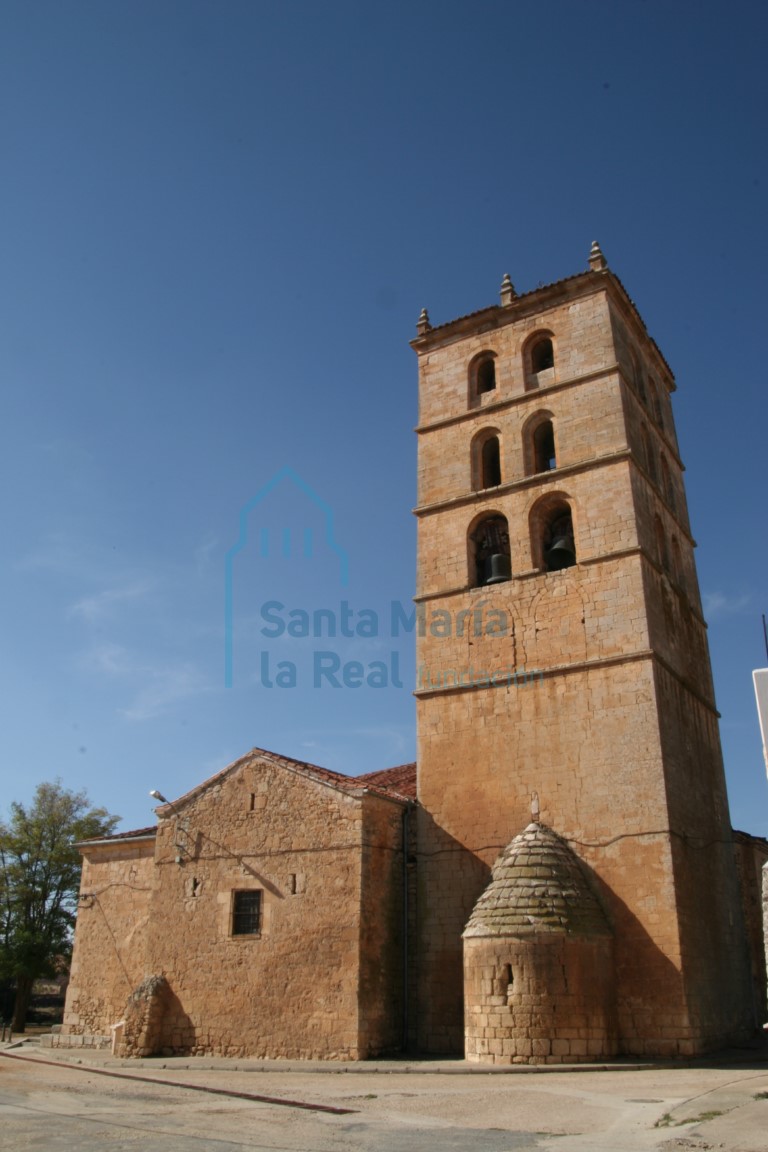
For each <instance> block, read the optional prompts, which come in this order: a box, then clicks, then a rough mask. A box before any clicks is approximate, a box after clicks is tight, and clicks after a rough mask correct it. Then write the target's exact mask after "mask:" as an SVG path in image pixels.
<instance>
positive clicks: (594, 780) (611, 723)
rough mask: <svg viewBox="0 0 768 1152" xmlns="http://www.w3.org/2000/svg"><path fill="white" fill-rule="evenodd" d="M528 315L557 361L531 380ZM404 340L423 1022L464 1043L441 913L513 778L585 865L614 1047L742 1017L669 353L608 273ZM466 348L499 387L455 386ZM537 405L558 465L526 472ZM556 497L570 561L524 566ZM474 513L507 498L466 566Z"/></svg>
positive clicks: (472, 872)
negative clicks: (491, 556)
mask: <svg viewBox="0 0 768 1152" xmlns="http://www.w3.org/2000/svg"><path fill="white" fill-rule="evenodd" d="M537 331H547V332H550V333H551V335H552V341H553V345H554V357H555V365H554V368H552V369H550V370H548V372H547V373H544V374H540V377H539V379H538V380H535V381H532V380H531V378H530V376H529V377H528V378H526V346H527V345H526V341H528V340H529V339H530V336H531V334H532V333H534V332H537ZM414 346H415V348H416V350H417V352H418V354H419V373H420V423H419V508H418V509H417V516H418V524H419V544H418V549H419V566H418V595H417V601H418V602H419V603H420V605H421V608H422V611H423V613H424V627H423V629H422V633H423V634H422V635H421V636H420V638H419V649H418V660H417V698H418V705H417V709H418V741H419V745H418V748H419V750H418V761H419V800H420V803H421V805H422V807H423V810H422V811H420V813H419V838H420V839H419V851H420V880H419V902H420V908H421V909H422V914H421V917H420V932H419V947H420V998H421V1001H420V1002H421V1013H420V1018H421V1035H420V1040H421V1045H422V1046H423V1047H425V1048H426V1049H427V1050H430V1051H460V1050H461V1043H462V1012H461V1008H462V1005H461V1000H460V996H459V994H458V992H457V989H458V987H459V981H460V972H461V945H460V935H461V932H462V929H463V926H464V924H465V923H466V920H467V917H468V916H469V913H470V911H471V909H472V907H473V905H474V902H475V900H476V899H477V897H478V896H479V894H480V892H482V890H483V888H484V887H485V885H486V883H487V881H488V876H489V868H490V864H491V863H492V861H493V860H494V858H495V856H496V855H497V854H498V852H499V851H500V850H501V848H502V847H503V846H504V845H505V844H506V843H507V842H508V841H509V839H510V837H511V836H513V835H515V834H516V833H517V832H519V831H520V829H521V828H523V827H524V826H525V824H526V823H527V820H528V812H529V811H530V808H529V799H530V795H531V793H532V792H533V791H536V792H537V793H538V795H539V797H540V801H541V818H542V820H543V821H545V822H546V823H547V824H549V825H551V826H552V827H554V828H556V829H557V831H558V832H560V833H561V834H562V835H563V836H564V837H565V838H566V840H568V842H569V843H570V844H571V846H572V847H573V848H574V850H575V851H576V852H577V853H578V854H579V855H580V856H581V857H582V859H583V860H584V861H585V862H587V863H588V864H589V866H590V867H591V869H592V870H593V872H594V873H595V876H596V879H597V883H598V884H599V885H600V887H601V897H602V900H603V904H604V905H605V907H606V909H607V911H608V915H609V919H610V921H611V924H612V927H613V928H614V931H615V964H616V968H615V971H616V982H617V1003H618V1021H619V1033H620V1043H621V1047H622V1050H623V1051H626V1052H629V1053H636V1054H655V1055H687V1054H690V1053H693V1052H695V1051H701V1050H703V1049H706V1048H711V1047H713V1046H716V1045H717V1044H720V1043H722V1042H723V1041H724V1039H725V1038H726V1036H730V1037H731V1038H733V1039H735V1038H737V1037H741V1036H743V1035H744V1029H745V1026H746V1021H747V1019H748V1016H749V1013H748V1009H747V1004H746V999H745V979H744V970H743V964H742V956H741V953H740V952H739V950H738V948H737V949H734V947H733V944H732V940H731V936H732V937H733V939H738V940H740V939H741V938H742V936H743V928H742V926H741V916H740V909H739V906H738V897H737V890H736V884H735V873H734V867H733V860H732V854H731V850H730V840H731V831H730V822H729V818H728V808H727V799H726V794H725V783H724V773H723V767H722V758H721V753H720V746H719V739H718V734H717V714H716V711H715V707H714V697H713V690H712V679H711V673H710V668H709V656H708V651H707V644H706V633H705V628H704V623H703V620H702V618H701V612H700V597H699V591H698V586H697V581H696V572H695V564H694V560H693V541H692V539H691V537H690V529H689V525H688V517H687V508H686V505H685V494H684V486H683V479H682V464H681V461H680V459H679V455H678V449H677V441H676V438H675V434H674V424H673V421H672V415H671V408H670V405H669V393H670V391H671V390H672V388H673V387H674V385H673V381H672V378H671V375H670V373H669V370H668V368H667V366H666V365H665V363H664V361H663V359H662V357H661V356H660V354H659V352H658V350H657V349H656V348H655V346H654V345H653V344H652V342H651V341H650V340H649V338H648V335H647V333H646V332H645V329H644V327H643V325H642V322H641V321H640V319H639V317H638V316H637V314H636V312H635V311H634V309H633V307H632V305H631V304H630V303H629V301H628V300H627V298H626V296H624V294H623V291H622V290H621V289H620V287H619V286H618V285H617V283H616V282H615V281H614V280H613V279H612V278H611V277H610V276H609V275H608V274H595V275H592V274H587V275H585V276H584V277H576V278H572V279H571V280H568V281H563V282H561V283H560V284H557V285H552V286H549V287H548V288H545V289H542V290H540V291H537V292H534V293H531V294H529V295H528V296H527V297H522V298H520V299H519V300H517V301H513V302H512V304H511V305H510V306H508V307H502V308H497V309H487V310H485V311H484V312H481V313H478V314H477V315H475V316H470V317H466V318H464V319H462V320H459V321H455V322H453V323H452V324H449V325H445V326H444V327H442V328H438V329H434V330H432V331H429V330H428V331H427V332H426V333H425V334H423V335H422V336H420V337H419V339H417V340H416V341H415V342H414ZM480 352H486V353H489V354H491V353H492V354H493V355H494V356H495V370H496V388H495V389H493V390H492V391H488V392H485V393H482V394H480V395H474V394H473V392H472V364H473V359H474V357H476V356H477V355H478V353H480ZM537 412H540V413H542V414H544V413H546V414H547V418H548V419H550V420H551V422H552V425H553V430H554V438H555V449H556V458H557V467H556V468H555V469H554V470H551V471H546V472H541V473H538V474H536V475H529V474H527V472H528V471H529V465H530V461H529V459H528V458H527V457H526V451H525V445H526V437H527V435H528V429H529V428H530V421H531V419H532V417H534V416H535V414H536V413H537ZM483 429H486V430H492V431H493V432H494V433H495V434H496V435H497V436H498V438H499V441H500V449H501V485H499V486H497V487H494V488H492V489H481V490H476V487H475V484H474V483H473V476H472V467H471V462H472V452H473V447H472V446H473V440H474V438H475V436H476V435H477V434H478V432H480V431H482V430H483ZM554 499H557V500H566V501H567V502H568V504H569V506H570V508H571V512H572V518H573V529H574V540H575V549H576V557H577V565H576V567H572V568H567V569H565V570H563V571H559V572H545V571H543V564H542V551H541V543H540V539H539V538H538V536H537V533H538V532H539V520H538V519H537V515H538V513H537V509H538V508H539V507H541V506H542V505H541V504H540V502H541V501H547V500H554ZM490 513H494V514H499V513H500V514H502V515H504V516H505V517H506V519H507V522H508V526H509V540H510V552H511V569H512V578H511V579H510V580H509V581H507V582H506V583H499V584H495V585H486V586H482V587H474V586H473V584H474V583H475V574H474V571H473V565H472V540H471V534H472V531H473V525H474V524H476V523H477V522H478V520H479V519H480V518H481V517H482V516H483V515H486V514H490ZM440 613H442V616H440ZM502 619H503V624H504V627H503V628H501V629H499V628H498V627H496V626H497V625H498V624H499V622H500V621H501V620H502ZM446 620H448V621H449V622H450V625H449V630H448V631H446V630H445V629H444V630H443V631H441V630H440V627H441V625H444V624H445V621H446ZM476 620H477V621H479V622H480V623H479V628H478V627H476V624H475V621H476ZM431 622H434V623H435V626H431ZM461 625H463V628H462V629H461V630H460V628H461ZM494 627H496V630H495V631H494ZM462 673H463V674H464V678H463V679H462Z"/></svg>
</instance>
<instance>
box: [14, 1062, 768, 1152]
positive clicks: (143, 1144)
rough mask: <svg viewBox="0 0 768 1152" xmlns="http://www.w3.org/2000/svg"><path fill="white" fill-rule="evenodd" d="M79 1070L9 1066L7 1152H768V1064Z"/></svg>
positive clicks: (87, 1065)
mask: <svg viewBox="0 0 768 1152" xmlns="http://www.w3.org/2000/svg"><path fill="white" fill-rule="evenodd" d="M72 1060H73V1058H72V1054H71V1053H68V1054H67V1056H66V1058H62V1057H61V1056H60V1055H59V1054H52V1053H51V1052H45V1051H41V1050H39V1049H34V1048H32V1047H27V1046H25V1047H23V1048H21V1049H13V1050H10V1051H6V1052H5V1053H2V1052H0V1149H2V1150H3V1152H6V1150H8V1152H38V1150H40V1152H58V1150H59V1149H61V1150H62V1152H63V1150H65V1149H66V1152H72V1150H73V1149H76V1150H78V1152H107V1150H108V1152H122V1150H125V1152H137V1150H138V1149H139V1148H140V1149H141V1152H178V1150H179V1149H182V1148H183V1149H184V1150H185V1152H237V1150H238V1149H249V1150H250V1152H262V1150H263V1152H435V1150H439V1152H517V1150H522V1152H529V1150H530V1152H533V1150H542V1152H554V1150H557V1152H652V1150H659V1152H661V1150H663V1152H699V1150H701V1152H708V1150H710V1149H713V1150H715V1149H716V1150H718V1152H719V1150H720V1149H725V1150H727V1152H768V1065H766V1064H765V1063H760V1062H759V1061H757V1062H755V1063H753V1064H751V1065H730V1066H729V1065H723V1066H721V1067H707V1068H702V1067H697V1068H673V1069H669V1068H666V1069H645V1070H635V1071H629V1070H623V1069H622V1070H615V1071H614V1070H610V1071H602V1072H601V1071H580V1072H560V1071H558V1072H522V1073H517V1072H511V1073H509V1074H505V1075H499V1074H488V1075H484V1074H478V1073H477V1071H474V1072H469V1071H465V1070H464V1066H463V1065H461V1064H457V1065H456V1066H454V1067H453V1068H451V1069H450V1070H447V1071H443V1072H437V1071H410V1072H408V1073H404V1072H403V1071H400V1070H398V1068H397V1065H387V1066H385V1065H381V1066H378V1067H379V1068H380V1069H381V1070H379V1071H373V1070H371V1071H369V1070H368V1067H367V1066H366V1070H365V1071H360V1070H359V1069H360V1067H361V1066H358V1068H356V1069H355V1070H354V1072H353V1073H349V1074H345V1073H343V1072H342V1071H337V1072H335V1073H334V1072H329V1071H328V1070H324V1071H322V1072H320V1071H303V1070H299V1071H292V1072H283V1071H269V1072H264V1071H255V1070H244V1069H243V1062H239V1063H238V1064H237V1065H234V1066H233V1065H231V1064H230V1065H227V1064H226V1063H224V1062H221V1063H220V1064H219V1066H214V1067H211V1066H210V1064H209V1065H208V1066H206V1065H204V1064H201V1065H200V1066H196V1065H195V1064H194V1063H192V1066H191V1067H189V1064H190V1062H189V1061H187V1062H184V1061H173V1060H169V1061H167V1062H165V1063H164V1065H161V1064H159V1063H158V1062H156V1061H142V1062H139V1061H132V1062H117V1061H113V1060H110V1059H109V1058H108V1057H104V1056H97V1055H96V1054H93V1055H92V1056H90V1057H88V1056H84V1057H83V1060H82V1063H80V1064H75V1063H73V1062H72ZM43 1061H50V1062H51V1063H44V1062H43ZM185 1065H186V1066H185ZM104 1072H109V1073H110V1075H104V1074H103V1073H104ZM115 1073H116V1074H117V1075H114V1074H115ZM126 1074H127V1075H129V1076H131V1077H139V1079H134V1078H132V1079H125V1078H124V1077H125V1075H126ZM160 1079H162V1080H164V1081H167V1082H168V1083H163V1084H161V1083H157V1080H160ZM195 1086H197V1087H195ZM205 1088H207V1089H217V1090H218V1091H219V1092H224V1093H244V1094H246V1095H247V1097H248V1098H241V1097H238V1096H237V1095H228V1094H224V1095H216V1094H211V1093H210V1092H209V1091H202V1090H200V1089H205ZM256 1097H268V1098H270V1099H269V1100H264V1099H257V1098H256ZM299 1104H305V1105H309V1106H310V1107H309V1108H306V1107H299V1106H297V1105H299ZM314 1109H318V1110H314ZM319 1109H326V1110H325V1111H321V1110H319Z"/></svg>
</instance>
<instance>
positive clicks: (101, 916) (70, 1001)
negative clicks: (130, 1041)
mask: <svg viewBox="0 0 768 1152" xmlns="http://www.w3.org/2000/svg"><path fill="white" fill-rule="evenodd" d="M154 848H155V840H154V835H153V834H152V833H150V834H148V835H146V836H144V837H143V838H139V839H120V838H118V839H115V840H114V841H112V842H111V843H110V842H102V843H101V844H98V845H89V846H87V847H86V848H85V849H84V851H83V872H82V878H81V883H80V900H79V903H78V910H77V931H76V933H75V944H74V951H73V954H72V967H71V974H70V983H69V987H68V989H67V999H66V1005H65V1010H64V1022H63V1028H62V1033H61V1038H60V1043H61V1044H64V1043H65V1040H66V1037H67V1036H70V1037H76V1036H83V1035H93V1034H95V1035H101V1036H104V1037H109V1035H110V1031H109V1030H110V1026H111V1025H112V1024H115V1023H116V1022H117V1021H118V1020H121V1019H122V1017H123V1012H124V1010H125V1005H126V1001H127V999H128V997H129V995H130V994H131V992H133V990H134V989H135V988H136V986H137V985H138V984H139V983H140V982H141V980H142V979H143V978H144V976H145V974H146V960H147V930H148V924H149V909H150V901H151V894H152V886H153V873H154Z"/></svg>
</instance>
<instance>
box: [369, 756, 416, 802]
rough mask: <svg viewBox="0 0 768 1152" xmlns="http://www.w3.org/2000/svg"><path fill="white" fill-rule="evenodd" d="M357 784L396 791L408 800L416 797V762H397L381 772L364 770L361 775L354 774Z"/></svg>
mask: <svg viewBox="0 0 768 1152" xmlns="http://www.w3.org/2000/svg"><path fill="white" fill-rule="evenodd" d="M355 779H356V780H357V782H358V783H359V784H365V786H366V788H368V787H371V786H374V787H376V788H384V789H385V790H386V791H387V792H397V793H399V795H400V796H407V797H408V799H409V800H415V799H416V762H415V761H412V762H411V763H410V764H399V765H398V766H397V767H396V768H384V769H383V770H382V771H381V772H366V773H365V774H364V775H363V776H356V777H355Z"/></svg>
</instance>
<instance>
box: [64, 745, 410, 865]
mask: <svg viewBox="0 0 768 1152" xmlns="http://www.w3.org/2000/svg"><path fill="white" fill-rule="evenodd" d="M264 760H266V761H268V762H269V763H272V764H278V765H280V766H281V767H283V768H287V769H288V770H289V771H290V772H295V773H297V774H298V775H300V776H303V777H305V778H307V779H309V780H314V781H316V782H317V783H318V784H327V785H329V786H330V787H332V788H339V789H341V791H342V792H347V793H349V794H350V795H353V796H363V795H365V794H366V793H372V794H373V795H376V796H383V797H386V798H387V799H388V800H394V801H395V802H396V803H399V804H407V803H408V801H409V800H413V799H415V797H416V765H415V763H412V764H399V765H397V767H395V768H385V769H383V770H382V771H380V772H367V773H365V774H364V775H362V776H346V775H344V773H343V772H333V771H332V770H331V769H330V768H320V767H319V766H318V765H317V764H309V763H307V762H306V761H303V760H294V759H292V758H291V757H290V756H279V755H278V754H277V753H276V752H268V751H267V750H266V749H264V748H252V749H251V751H250V752H248V753H246V755H245V756H241V757H240V758H239V759H238V760H235V761H234V762H233V763H232V764H228V765H227V767H226V768H223V769H222V770H221V771H220V772H217V773H216V774H215V776H209V778H208V779H207V780H203V782H202V783H201V784H198V785H197V786H196V787H195V788H192V789H191V790H190V791H189V792H185V793H184V795H183V796H180V797H179V798H178V799H177V800H174V801H172V802H170V803H165V804H159V805H158V806H157V808H156V809H155V811H156V812H159V813H160V814H161V815H162V816H166V815H171V814H172V813H173V812H174V811H175V810H176V809H178V808H181V807H182V806H183V805H184V804H188V803H190V802H191V801H192V800H194V799H196V798H197V797H198V796H200V795H201V794H202V793H203V792H206V791H207V790H208V789H209V788H213V787H215V786H216V785H217V784H221V783H222V782H223V781H224V780H225V779H226V778H227V777H228V776H230V775H232V774H233V773H234V772H236V771H237V769H239V768H241V767H243V766H244V765H245V764H249V763H253V762H254V761H264ZM156 833H157V825H154V824H153V825H151V826H150V827H148V828H136V829H132V830H131V831H129V832H113V833H111V834H110V835H109V836H100V837H98V838H95V839H93V840H82V841H80V843H81V844H107V843H112V842H113V841H115V840H141V839H148V838H150V837H152V836H154V835H156Z"/></svg>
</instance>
